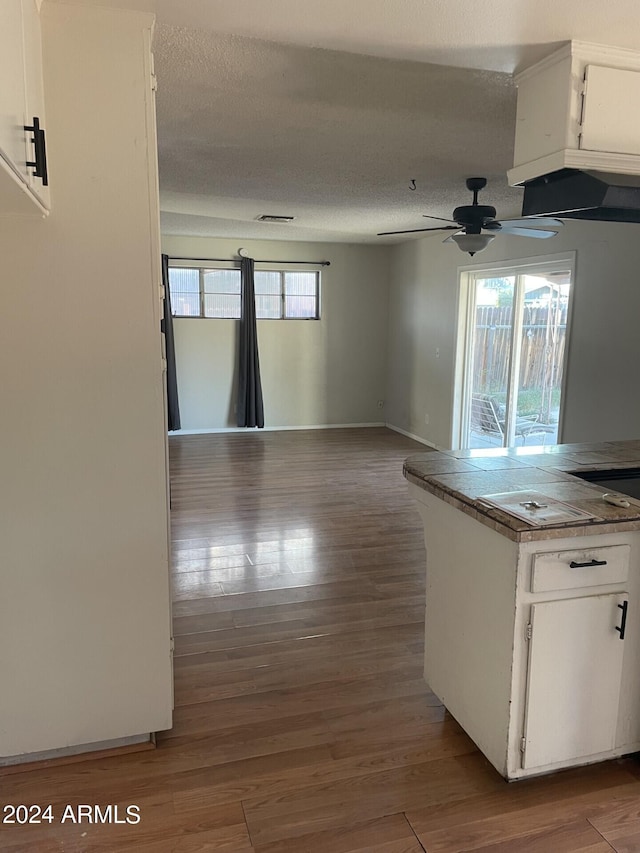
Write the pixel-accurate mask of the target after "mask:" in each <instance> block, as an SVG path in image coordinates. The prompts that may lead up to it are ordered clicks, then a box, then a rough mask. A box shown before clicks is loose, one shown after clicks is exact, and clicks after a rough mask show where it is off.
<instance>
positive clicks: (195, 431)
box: [169, 423, 394, 436]
mask: <svg viewBox="0 0 640 853" xmlns="http://www.w3.org/2000/svg"><path fill="white" fill-rule="evenodd" d="M384 426H388V424H385V423H369V424H308V425H307V426H268V427H267V426H266V427H259V428H258V427H210V428H209V427H207V428H205V429H176V430H173V431H171V432H170V433H169V436H172V435H209V434H212V433H220V432H241V433H245V434H247V433H249V432H288V431H289V430H296V429H360V428H363V427H384ZM392 429H394V427H392Z"/></svg>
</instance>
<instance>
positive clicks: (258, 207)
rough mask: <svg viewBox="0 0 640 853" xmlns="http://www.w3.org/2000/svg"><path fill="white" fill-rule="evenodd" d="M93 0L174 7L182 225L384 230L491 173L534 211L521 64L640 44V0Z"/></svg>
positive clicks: (165, 38)
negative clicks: (566, 47) (523, 171)
mask: <svg viewBox="0 0 640 853" xmlns="http://www.w3.org/2000/svg"><path fill="white" fill-rule="evenodd" d="M51 1H52V0H49V2H51ZM81 2H86V3H93V4H97V5H111V6H121V7H124V8H134V9H143V10H148V11H154V12H155V13H156V15H157V21H158V25H157V28H156V44H155V53H156V72H157V75H158V79H159V92H158V137H159V154H160V185H161V206H162V210H163V214H162V219H163V230H164V231H165V233H183V234H203V235H212V236H229V237H239V238H243V237H246V238H261V237H262V238H265V239H278V238H280V239H299V240H356V241H378V242H381V241H382V239H381V238H376V237H375V234H376V232H377V231H382V230H392V229H401V228H420V227H428V226H429V225H430V224H432V223H431V222H429V221H428V220H425V219H422V217H421V214H422V213H433V214H434V215H437V216H443V217H446V216H449V215H450V214H451V211H452V209H453V207H454V206H456V205H458V204H466V203H468V201H469V200H470V196H469V195H468V194H467V192H466V190H465V189H464V179H465V178H466V177H469V176H471V175H476V174H477V175H484V176H486V177H488V178H489V186H488V187H487V189H486V190H485V191H484V192H483V194H482V196H481V200H484V202H485V203H488V204H493V205H495V207H496V208H497V209H498V215H499V216H502V217H504V216H512V215H517V213H518V212H519V210H520V199H521V194H520V191H519V190H517V189H511V188H509V187H507V184H506V171H507V169H509V168H510V167H511V166H512V144H513V136H514V117H515V96H516V93H515V89H514V87H513V84H512V81H511V76H510V75H511V73H512V72H513V71H514V69H516V68H519V67H523V66H526V65H528V64H530V63H531V62H533V61H535V60H537V59H539V58H541V57H542V56H545V55H547V54H549V53H551V52H552V51H553V50H554V49H555V48H557V47H558V46H559V45H560V44H561V43H562V42H564V41H567V40H569V39H572V38H573V39H578V40H582V41H591V42H596V43H601V44H610V45H616V46H620V47H627V48H632V49H636V50H640V2H639V0H609V2H608V3H603V2H602V0H492V2H491V3H478V2H473V0H350V2H348V3H346V2H344V0H81ZM412 178H415V180H416V182H417V190H416V191H415V192H412V191H411V190H409V188H408V187H409V181H410V180H411V179H412ZM263 213H277V214H278V213H279V214H289V215H293V216H295V217H296V220H295V222H294V223H292V224H290V225H270V224H264V223H258V222H256V221H255V218H256V217H257V216H259V215H260V214H263ZM433 224H434V225H435V224H436V223H433ZM443 236H444V235H443Z"/></svg>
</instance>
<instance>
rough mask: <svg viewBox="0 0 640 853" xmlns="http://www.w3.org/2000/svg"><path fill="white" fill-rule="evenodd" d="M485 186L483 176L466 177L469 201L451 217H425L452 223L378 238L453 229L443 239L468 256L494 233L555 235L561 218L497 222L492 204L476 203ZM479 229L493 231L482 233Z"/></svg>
mask: <svg viewBox="0 0 640 853" xmlns="http://www.w3.org/2000/svg"><path fill="white" fill-rule="evenodd" d="M486 185H487V179H486V178H467V189H468V190H469V191H470V192H472V193H473V202H472V203H471V204H465V205H463V206H462V207H456V209H455V210H454V211H453V219H443V218H442V217H441V216H429V215H428V214H424V215H425V217H426V218H427V219H440V220H441V221H442V222H451V223H455V224H452V225H440V226H438V227H437V228H412V229H410V230H409V231H383V232H382V233H380V234H378V237H386V236H389V235H392V234H416V233H417V232H419V231H457V232H458V233H457V234H452V235H451V236H450V237H447V238H446V240H444V241H443V242H445V243H452V242H453V243H457V244H458V248H459V249H461V250H462V251H463V252H468V253H469V254H470V255H472V256H473V255H475V253H476V252H481V251H482V250H483V249H486V248H487V246H488V245H489V243H490V242H491V241H492V240H493V238H494V237H495V235H496V234H497V233H501V234H516V235H519V236H520V237H537V238H538V239H543V240H545V239H547V238H548V237H555V236H556V234H557V233H558V232H557V230H556V229H558V228H560V227H561V226H562V220H561V219H554V218H552V217H548V216H537V217H531V218H529V219H503V220H502V221H501V222H498V220H497V219H496V218H495V217H496V209H495V207H491V206H490V205H488V204H478V193H479V192H480V190H481V189H484V187H486ZM483 231H489V232H495V233H489V234H483V233H482V232H483Z"/></svg>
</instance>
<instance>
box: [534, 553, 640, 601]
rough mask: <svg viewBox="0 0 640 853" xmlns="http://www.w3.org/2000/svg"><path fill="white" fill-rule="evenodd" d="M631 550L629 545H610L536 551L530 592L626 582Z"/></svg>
mask: <svg viewBox="0 0 640 853" xmlns="http://www.w3.org/2000/svg"><path fill="white" fill-rule="evenodd" d="M629 552H630V547H629V545H611V546H609V547H606V548H582V549H580V550H577V549H576V550H571V551H553V552H548V553H544V554H534V555H533V565H532V568H531V592H549V591H552V590H557V589H579V588H580V587H585V586H601V585H603V584H612V583H624V581H626V580H627V576H628V574H629Z"/></svg>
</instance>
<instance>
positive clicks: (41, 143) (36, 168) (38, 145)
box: [23, 116, 49, 187]
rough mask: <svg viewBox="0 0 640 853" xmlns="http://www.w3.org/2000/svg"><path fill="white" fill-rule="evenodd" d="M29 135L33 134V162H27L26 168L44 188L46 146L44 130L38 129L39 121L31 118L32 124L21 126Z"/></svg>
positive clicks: (47, 184) (45, 185) (46, 176)
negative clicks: (30, 170) (38, 179)
mask: <svg viewBox="0 0 640 853" xmlns="http://www.w3.org/2000/svg"><path fill="white" fill-rule="evenodd" d="M23 127H24V129H25V130H27V131H28V132H29V133H33V140H32V141H33V147H34V149H35V158H36V159H35V160H27V166H31V168H32V169H33V175H34V177H36V178H40V179H41V181H42V185H43V186H44V187H47V186H49V176H48V173H47V145H46V142H45V139H44V129H43V128H41V127H40V119H39V118H38V117H37V116H34V117H33V124H25V125H23Z"/></svg>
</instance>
